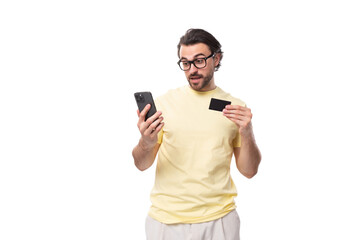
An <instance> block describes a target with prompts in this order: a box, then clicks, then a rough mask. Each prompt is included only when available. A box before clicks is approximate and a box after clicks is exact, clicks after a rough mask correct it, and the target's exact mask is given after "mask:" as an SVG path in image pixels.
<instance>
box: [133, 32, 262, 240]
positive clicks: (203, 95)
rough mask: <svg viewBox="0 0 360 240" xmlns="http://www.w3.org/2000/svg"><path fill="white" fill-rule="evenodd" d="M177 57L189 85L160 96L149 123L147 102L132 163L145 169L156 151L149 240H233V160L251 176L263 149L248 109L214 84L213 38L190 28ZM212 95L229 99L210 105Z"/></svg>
mask: <svg viewBox="0 0 360 240" xmlns="http://www.w3.org/2000/svg"><path fill="white" fill-rule="evenodd" d="M178 56H179V59H180V60H179V62H178V64H179V66H180V68H181V70H183V71H184V73H185V76H186V78H187V80H188V82H189V85H188V86H184V87H180V88H178V89H175V90H170V91H169V92H167V93H166V94H165V95H163V96H161V97H159V98H157V99H156V101H155V104H156V107H157V109H158V110H159V111H158V112H157V113H156V114H154V115H153V116H152V117H150V118H149V119H148V120H147V121H145V115H146V113H147V112H148V111H149V109H150V105H148V106H146V107H145V109H144V110H143V111H142V112H141V113H140V112H139V111H138V116H139V120H138V128H139V131H140V133H141V138H140V140H139V143H138V144H137V145H136V146H135V148H134V150H133V157H134V162H135V165H136V167H137V168H138V169H140V170H141V171H143V170H146V169H147V168H149V167H150V166H151V165H152V164H153V163H154V161H155V158H156V155H157V154H158V161H157V168H156V177H155V185H154V188H153V190H152V192H151V201H152V206H151V208H150V211H149V215H148V217H147V219H146V235H147V239H148V240H159V239H166V240H170V239H171V240H176V239H181V240H185V239H193V240H200V239H204V240H205V239H206V240H209V239H216V240H222V239H224V240H236V239H239V229H240V220H239V216H238V214H237V212H236V205H235V202H234V198H235V196H237V191H236V187H235V185H234V182H233V181H232V178H231V176H230V163H231V158H232V156H233V155H234V156H235V161H236V166H237V168H238V170H239V172H240V173H241V174H243V175H244V176H245V177H247V178H252V177H253V176H254V175H255V174H256V173H257V170H258V166H259V163H260V160H261V155H260V151H259V149H258V147H257V145H256V142H255V137H254V134H253V130H252V124H251V118H252V113H251V110H250V109H249V108H247V107H246V105H245V103H244V102H243V101H241V100H240V99H237V98H234V97H232V96H231V95H230V94H228V93H226V92H224V91H223V90H222V89H221V88H219V87H218V86H216V84H215V80H214V72H215V71H217V70H218V69H219V67H220V63H221V59H222V56H223V55H222V51H221V45H220V43H219V42H218V41H217V40H216V39H215V38H214V36H212V35H211V34H210V33H208V32H206V31H204V30H202V29H189V30H188V31H187V32H186V34H185V35H184V36H182V37H181V38H180V42H179V44H178ZM211 98H216V99H221V100H226V101H229V102H231V104H229V105H227V106H226V107H225V109H223V111H222V112H221V111H214V110H210V109H209V104H210V101H211Z"/></svg>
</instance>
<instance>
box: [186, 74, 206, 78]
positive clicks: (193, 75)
mask: <svg viewBox="0 0 360 240" xmlns="http://www.w3.org/2000/svg"><path fill="white" fill-rule="evenodd" d="M191 77H201V78H202V77H203V75H201V74H197V73H195V74H191V75H190V76H189V78H191Z"/></svg>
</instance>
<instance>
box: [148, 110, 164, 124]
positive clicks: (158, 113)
mask: <svg viewBox="0 0 360 240" xmlns="http://www.w3.org/2000/svg"><path fill="white" fill-rule="evenodd" d="M161 114H162V112H161V111H157V112H156V113H155V114H154V115H152V116H151V117H149V118H148V119H147V120H146V122H147V123H148V124H149V125H150V124H151V123H152V122H154V121H155V120H156V119H158V118H159V117H160V116H161Z"/></svg>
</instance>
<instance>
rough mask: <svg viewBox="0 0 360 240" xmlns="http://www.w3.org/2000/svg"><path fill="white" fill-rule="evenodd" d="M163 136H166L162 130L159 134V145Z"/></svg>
mask: <svg viewBox="0 0 360 240" xmlns="http://www.w3.org/2000/svg"><path fill="white" fill-rule="evenodd" d="M163 135H164V131H163V130H162V129H161V130H160V132H159V133H158V140H157V143H158V144H161V143H162V139H163Z"/></svg>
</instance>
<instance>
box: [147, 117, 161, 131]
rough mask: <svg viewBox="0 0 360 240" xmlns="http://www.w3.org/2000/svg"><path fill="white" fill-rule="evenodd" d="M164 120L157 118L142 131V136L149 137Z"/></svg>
mask: <svg viewBox="0 0 360 240" xmlns="http://www.w3.org/2000/svg"><path fill="white" fill-rule="evenodd" d="M163 120H164V118H163V117H159V118H158V119H156V120H155V121H154V122H152V123H151V124H150V125H149V126H148V127H147V129H146V130H145V131H144V135H150V134H151V133H152V132H154V131H155V130H156V129H157V127H158V126H159V124H160V123H161V122H162V121H163Z"/></svg>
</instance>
